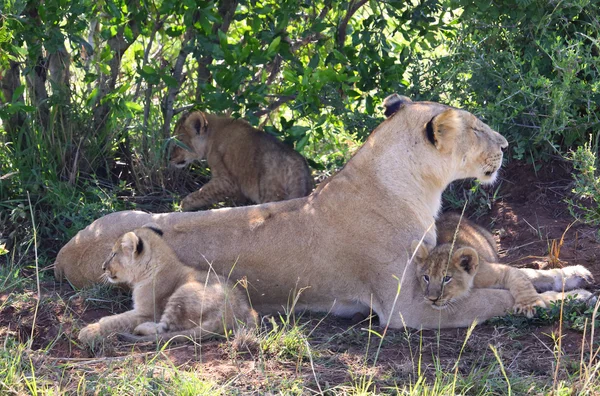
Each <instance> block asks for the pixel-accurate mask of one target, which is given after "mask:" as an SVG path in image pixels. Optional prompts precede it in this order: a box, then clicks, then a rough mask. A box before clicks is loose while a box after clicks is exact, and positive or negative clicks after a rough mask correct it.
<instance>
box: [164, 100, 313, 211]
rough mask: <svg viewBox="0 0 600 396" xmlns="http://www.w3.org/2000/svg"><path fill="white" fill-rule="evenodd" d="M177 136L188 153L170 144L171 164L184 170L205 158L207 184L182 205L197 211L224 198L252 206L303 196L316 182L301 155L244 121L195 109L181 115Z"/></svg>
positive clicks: (189, 196)
mask: <svg viewBox="0 0 600 396" xmlns="http://www.w3.org/2000/svg"><path fill="white" fill-rule="evenodd" d="M175 136H176V137H177V139H178V140H179V141H180V142H183V143H184V144H185V145H186V146H187V147H188V148H189V149H186V148H183V147H181V146H178V145H174V146H173V148H172V151H171V165H173V166H176V167H179V168H182V167H184V166H186V165H187V164H189V163H190V162H192V161H194V160H203V159H206V162H207V163H208V166H209V167H210V171H211V174H212V178H211V180H210V181H209V182H208V183H206V184H205V185H204V186H202V188H201V189H200V190H198V191H196V192H193V193H191V194H189V195H188V196H187V197H185V198H184V199H183V201H182V202H181V206H182V209H183V210H185V211H190V210H197V209H200V208H202V207H205V206H208V205H211V204H213V203H216V202H219V201H221V200H223V199H224V198H227V197H229V198H232V199H234V200H240V199H248V200H250V201H252V202H254V203H264V202H272V201H281V200H285V199H292V198H299V197H304V196H306V195H308V194H310V192H311V191H312V189H313V187H314V180H313V179H312V176H311V173H310V169H309V168H308V165H307V163H306V160H305V159H304V157H302V155H300V154H299V153H298V152H296V151H295V150H294V149H292V148H290V147H288V146H286V145H285V144H283V143H282V142H280V141H279V140H277V139H276V138H275V137H273V136H271V135H269V134H268V133H265V132H262V131H259V130H258V129H255V128H253V127H252V126H251V125H250V124H248V123H247V122H246V121H244V120H236V119H233V118H229V117H219V116H216V115H212V114H206V113H203V112H201V111H194V112H192V113H189V114H184V115H183V116H181V118H180V119H179V121H178V122H177V125H176V126H175Z"/></svg>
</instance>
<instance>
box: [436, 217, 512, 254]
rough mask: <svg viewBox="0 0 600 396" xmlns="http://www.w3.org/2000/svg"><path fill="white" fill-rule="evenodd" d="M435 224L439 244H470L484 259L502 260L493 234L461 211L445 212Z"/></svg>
mask: <svg viewBox="0 0 600 396" xmlns="http://www.w3.org/2000/svg"><path fill="white" fill-rule="evenodd" d="M435 225H436V227H437V243H438V244H439V245H441V244H444V243H455V244H456V245H457V246H470V247H472V248H473V249H475V250H476V251H477V254H478V255H479V257H480V258H481V259H483V260H486V261H488V262H498V261H499V260H500V259H499V257H498V249H497V247H496V241H495V240H494V237H493V236H492V234H490V233H489V232H488V231H487V230H486V229H485V228H483V227H481V226H479V225H478V224H476V223H474V222H472V221H470V220H469V219H467V218H466V217H464V216H462V215H461V214H460V213H455V212H445V213H443V214H441V215H440V216H439V217H438V219H437V220H436V222H435ZM457 230H458V232H457Z"/></svg>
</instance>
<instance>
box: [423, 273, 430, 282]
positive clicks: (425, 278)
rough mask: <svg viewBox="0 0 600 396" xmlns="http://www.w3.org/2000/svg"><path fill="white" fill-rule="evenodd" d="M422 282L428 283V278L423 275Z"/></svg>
mask: <svg viewBox="0 0 600 396" xmlns="http://www.w3.org/2000/svg"><path fill="white" fill-rule="evenodd" d="M423 280H424V281H425V283H429V276H428V275H423Z"/></svg>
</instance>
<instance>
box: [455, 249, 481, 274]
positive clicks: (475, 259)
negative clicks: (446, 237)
mask: <svg viewBox="0 0 600 396" xmlns="http://www.w3.org/2000/svg"><path fill="white" fill-rule="evenodd" d="M452 262H453V263H454V265H455V266H456V267H459V266H460V267H462V268H463V269H464V270H465V271H467V273H469V274H474V273H475V272H476V271H477V268H479V255H478V254H477V251H476V250H475V249H473V248H470V247H463V248H460V249H458V250H457V251H456V252H454V254H453V255H452Z"/></svg>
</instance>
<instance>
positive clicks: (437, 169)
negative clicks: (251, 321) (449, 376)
mask: <svg viewBox="0 0 600 396" xmlns="http://www.w3.org/2000/svg"><path fill="white" fill-rule="evenodd" d="M507 144H508V143H507V141H506V139H504V138H503V137H502V136H501V135H500V134H499V133H498V132H495V131H493V130H492V129H491V128H490V127H489V126H487V125H486V124H484V123H483V122H481V121H480V120H478V119H477V118H476V117H475V116H473V115H472V114H471V113H469V112H467V111H464V110H459V109H456V108H452V107H449V106H445V105H442V104H438V103H432V102H411V101H409V100H404V101H403V102H402V104H401V106H399V108H398V110H397V111H396V112H395V113H394V114H393V115H392V116H391V117H389V118H388V119H386V120H385V121H383V122H382V123H381V124H380V125H379V126H378V127H377V128H376V129H375V131H374V132H373V133H371V135H370V136H369V138H368V139H367V141H366V142H365V143H364V145H363V146H362V147H361V148H360V149H359V150H358V151H357V152H356V153H355V154H354V156H353V157H352V158H351V159H350V161H348V163H347V164H346V165H345V166H344V168H343V169H341V170H340V171H339V172H338V173H337V174H336V175H334V176H333V177H331V178H330V179H329V181H328V182H327V183H324V184H322V185H320V186H319V187H318V188H317V189H316V190H315V191H314V192H313V193H312V194H311V195H310V196H308V197H304V198H299V199H293V200H288V201H281V202H270V203H267V204H263V205H256V206H248V207H238V208H224V209H217V210H210V211H204V212H195V213H165V214H148V213H143V212H139V211H124V212H117V213H113V214H110V215H107V216H104V217H102V218H100V219H98V220H96V221H95V222H93V223H92V224H91V225H89V226H88V227H87V228H86V229H84V230H82V231H80V232H79V233H78V234H77V235H76V236H75V237H74V238H73V239H72V240H71V241H70V242H69V243H68V244H67V245H65V246H64V247H63V248H62V249H61V251H60V252H59V254H58V257H57V259H56V267H55V274H56V276H57V277H58V278H59V279H60V278H62V277H66V278H67V279H68V280H69V281H71V282H72V283H73V284H74V285H75V286H84V285H89V284H92V283H96V282H98V281H99V278H100V275H101V270H100V263H101V262H102V260H103V258H104V257H106V255H108V254H109V252H110V249H111V243H112V241H114V240H115V239H116V238H117V237H118V236H119V235H122V234H123V233H125V232H127V231H131V230H133V229H135V228H136V227H139V226H141V225H143V224H145V223H148V222H155V223H158V224H159V225H160V227H161V228H162V229H163V230H164V233H165V236H164V238H165V240H167V241H168V243H169V245H171V246H172V247H173V249H174V250H175V252H176V253H177V255H178V257H179V258H180V259H181V261H182V262H183V263H185V264H187V265H193V266H197V267H202V268H207V267H208V264H207V263H211V264H212V268H214V269H215V271H216V272H218V273H219V274H229V273H230V272H231V273H232V276H233V277H234V278H236V279H239V278H241V277H243V276H246V277H247V280H248V283H249V285H248V290H249V291H250V297H251V301H252V304H253V307H254V308H255V309H257V310H258V311H259V312H261V313H268V312H281V311H282V308H285V307H286V306H291V305H292V303H293V302H296V304H295V308H296V309H308V310H312V311H331V312H332V313H333V314H337V315H342V316H348V315H349V316H352V315H354V314H355V313H356V312H362V313H364V314H367V313H368V312H369V309H370V307H372V310H373V312H375V313H376V314H377V315H378V316H379V320H380V322H381V323H382V324H386V325H389V326H390V327H391V328H401V327H403V326H405V325H406V326H408V327H412V328H437V327H460V326H469V325H470V324H471V323H472V322H473V320H475V319H479V320H485V319H488V318H490V317H493V316H498V315H502V314H504V313H505V312H506V311H507V310H509V309H510V308H512V306H513V304H514V300H513V297H512V295H511V294H510V292H509V291H507V290H502V289H473V290H472V292H471V298H469V299H468V300H465V301H463V304H462V305H461V310H460V312H449V311H448V310H441V311H440V310H436V309H433V308H432V307H431V305H430V304H426V302H425V301H424V300H423V298H422V292H421V287H420V286H419V284H418V282H416V280H415V277H416V272H415V271H416V266H415V265H414V263H413V262H411V260H410V257H411V255H412V252H411V251H410V248H411V242H412V241H413V240H414V239H418V238H421V237H424V241H425V243H427V244H429V245H431V246H435V244H436V231H435V227H434V221H435V217H436V215H437V213H438V211H439V209H440V203H441V197H442V191H443V190H444V189H445V188H446V187H447V186H448V184H449V183H450V182H452V181H454V180H456V179H463V178H470V177H475V178H478V179H480V180H481V181H482V182H484V183H490V182H492V181H494V180H495V178H496V175H497V172H498V169H499V168H500V165H501V164H502V149H503V148H506V147H507ZM199 257H203V258H205V259H206V260H205V261H202V262H200V263H199V262H198V258H199Z"/></svg>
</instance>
